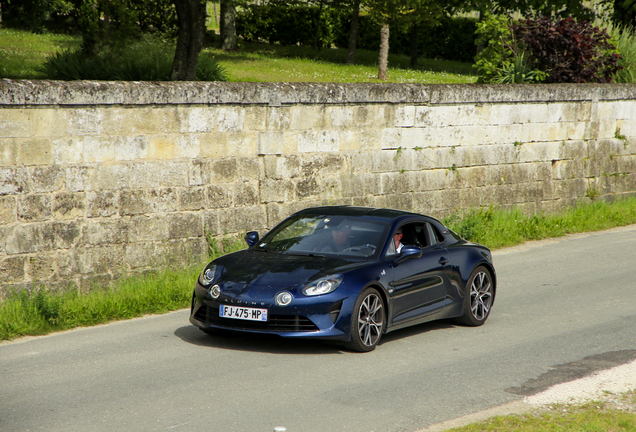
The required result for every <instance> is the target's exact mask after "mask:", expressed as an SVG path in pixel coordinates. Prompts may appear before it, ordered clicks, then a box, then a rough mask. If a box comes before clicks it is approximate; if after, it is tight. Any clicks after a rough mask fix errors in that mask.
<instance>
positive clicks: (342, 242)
mask: <svg viewBox="0 0 636 432" xmlns="http://www.w3.org/2000/svg"><path fill="white" fill-rule="evenodd" d="M350 233H351V223H350V222H347V221H343V222H341V223H340V225H338V226H336V227H334V228H332V229H331V239H329V240H328V241H327V244H326V245H325V246H324V247H323V248H322V249H321V250H322V252H341V251H343V250H345V249H349V248H350V247H351V240H350V239H349V234H350Z"/></svg>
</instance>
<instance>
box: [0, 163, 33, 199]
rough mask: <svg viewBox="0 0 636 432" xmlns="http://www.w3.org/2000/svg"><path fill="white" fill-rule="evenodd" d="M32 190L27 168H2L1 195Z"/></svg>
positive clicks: (0, 170) (0, 174)
mask: <svg viewBox="0 0 636 432" xmlns="http://www.w3.org/2000/svg"><path fill="white" fill-rule="evenodd" d="M29 192H31V186H30V184H29V172H28V170H27V169H26V168H0V196H2V195H18V194H25V193H29Z"/></svg>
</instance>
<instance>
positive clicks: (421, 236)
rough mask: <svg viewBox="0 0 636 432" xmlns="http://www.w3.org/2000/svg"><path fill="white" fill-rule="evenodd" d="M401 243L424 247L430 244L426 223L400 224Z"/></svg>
mask: <svg viewBox="0 0 636 432" xmlns="http://www.w3.org/2000/svg"><path fill="white" fill-rule="evenodd" d="M402 233H403V237H402V243H403V244H405V245H410V246H417V247H421V248H425V247H427V246H430V245H431V241H430V236H429V232H428V228H427V224H426V223H423V222H417V223H410V224H406V225H403V226H402Z"/></svg>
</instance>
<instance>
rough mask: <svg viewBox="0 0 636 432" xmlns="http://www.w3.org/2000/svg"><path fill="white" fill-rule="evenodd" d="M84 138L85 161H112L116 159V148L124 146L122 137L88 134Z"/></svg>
mask: <svg viewBox="0 0 636 432" xmlns="http://www.w3.org/2000/svg"><path fill="white" fill-rule="evenodd" d="M76 139H82V140H83V148H84V153H83V154H84V162H86V163H93V162H97V163H100V162H110V161H114V160H115V150H116V148H118V147H120V146H123V143H122V141H123V140H124V138H122V137H101V136H87V137H82V138H76Z"/></svg>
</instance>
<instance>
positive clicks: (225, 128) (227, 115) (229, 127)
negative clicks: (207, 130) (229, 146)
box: [216, 107, 245, 132]
mask: <svg viewBox="0 0 636 432" xmlns="http://www.w3.org/2000/svg"><path fill="white" fill-rule="evenodd" d="M216 115H217V117H216V118H217V125H218V126H217V130H218V131H219V132H243V125H244V123H245V109H243V108H242V107H231V108H219V109H218V111H217V113H216Z"/></svg>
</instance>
